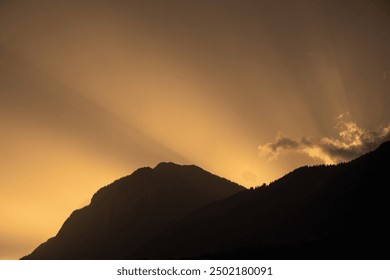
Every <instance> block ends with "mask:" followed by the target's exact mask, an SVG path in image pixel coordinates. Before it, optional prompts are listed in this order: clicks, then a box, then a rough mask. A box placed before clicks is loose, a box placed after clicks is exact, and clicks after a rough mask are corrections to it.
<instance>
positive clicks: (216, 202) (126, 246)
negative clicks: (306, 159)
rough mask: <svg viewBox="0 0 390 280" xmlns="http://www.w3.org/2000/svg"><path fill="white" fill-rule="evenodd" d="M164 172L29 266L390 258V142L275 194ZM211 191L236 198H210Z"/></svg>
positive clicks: (106, 203) (70, 223)
mask: <svg viewBox="0 0 390 280" xmlns="http://www.w3.org/2000/svg"><path fill="white" fill-rule="evenodd" d="M161 167H164V168H163V169H164V170H161V171H158V169H160V168H159V167H156V168H155V169H141V170H139V171H136V172H135V173H134V174H133V175H131V176H129V177H125V178H123V179H121V180H119V181H117V182H115V183H114V184H113V185H112V186H109V187H106V188H103V189H102V190H100V191H99V192H98V193H97V194H96V195H95V196H94V198H93V200H92V203H91V205H90V206H88V207H86V208H84V209H82V210H78V211H76V212H75V213H73V214H72V215H71V217H69V219H68V220H67V221H66V222H65V224H64V225H63V227H62V229H61V231H60V232H59V234H58V235H57V236H56V237H54V238H53V239H51V240H49V241H48V242H47V243H44V244H42V245H41V246H40V247H38V248H37V249H36V250H35V251H34V252H33V253H32V254H31V255H29V256H27V257H25V258H27V259H42V258H44V259H45V258H49V259H50V258H53V259H59V258H65V259H78V258H92V259H94V258H103V259H104V258H105V259H111V258H114V259H117V258H129V259H183V258H184V259H186V258H187V259H188V258H189V259H197V258H212V259H213V258H216V259H224V258H226V259H251V258H254V259H389V258H390V256H389V253H388V252H389V251H390V241H389V236H390V230H389V229H388V227H387V220H388V217H389V214H390V209H389V208H390V207H389V202H388V201H389V194H390V190H389V179H388V177H389V176H388V173H389V171H390V168H389V167H390V142H386V143H384V144H382V145H381V146H380V147H379V148H378V149H377V150H376V151H374V152H371V153H368V154H366V155H364V156H362V157H360V158H358V159H356V160H353V161H351V162H349V163H346V164H341V165H337V166H315V167H302V168H298V169H296V170H295V171H293V172H291V173H289V174H287V175H286V176H284V177H282V178H281V179H279V180H277V181H275V182H273V183H272V184H270V185H269V186H267V187H262V188H257V189H255V190H244V191H240V192H239V190H241V189H242V188H241V187H239V186H237V185H234V184H232V183H230V182H228V181H226V180H224V179H221V178H218V177H216V176H213V175H211V174H209V173H207V172H205V171H203V170H201V169H199V168H196V167H186V166H176V165H172V164H168V165H167V164H163V165H162V166H161ZM165 168H167V169H168V170H169V172H168V170H165ZM190 170H191V172H190ZM195 170H196V172H195ZM193 172H194V173H196V174H197V175H196V176H195V175H191V176H189V175H188V174H193ZM138 173H139V174H142V176H141V175H137V174H138ZM155 173H157V174H158V175H156V174H155ZM137 176H141V177H142V178H143V179H142V180H140V179H139V180H138V179H135V178H137ZM156 176H157V177H158V178H159V179H157V178H156ZM133 177H134V178H133ZM187 177H188V178H187ZM130 178H131V179H130ZM161 178H164V179H163V180H162V181H161ZM180 178H181V179H180ZM205 178H208V179H205ZM127 180H130V181H131V184H130V183H129V182H127ZM146 182H147V183H146ZM163 182H165V183H163ZM172 182H175V184H174V185H175V186H174V187H173V186H172V187H169V185H170V184H172ZM179 182H180V183H179ZM204 183H206V185H204ZM186 184H188V185H191V187H185V186H186ZM146 185H147V186H148V187H145V186H146ZM217 186H218V187H217ZM197 188H199V189H200V191H199V192H200V194H199V197H198V199H194V198H192V196H193V193H195V192H196V191H195V189H197ZM210 188H212V189H215V190H219V191H221V190H222V189H224V190H225V188H226V191H224V192H223V191H221V193H220V192H217V191H212V193H213V194H212V195H211V194H210V193H207V194H205V192H206V190H208V189H210ZM133 189H134V190H133ZM135 190H138V191H137V192H136V193H138V195H137V196H133V195H132V192H135ZM188 192H191V193H192V194H191V195H187V193H188ZM156 193H158V195H155V194H156ZM217 193H218V195H217ZM234 193H235V194H234ZM125 194H126V195H125ZM232 194H233V195H232ZM210 196H212V197H213V199H211V198H210ZM217 196H219V197H220V198H218V197H217ZM182 197H183V198H182ZM204 197H208V198H209V199H208V201H206V200H207V199H204ZM130 198H131V199H130ZM201 198H202V199H201ZM182 199H184V200H183V201H182ZM173 201H175V202H173ZM188 204H191V205H188ZM206 204H207V205H206ZM155 205H157V206H155ZM186 206H189V207H188V208H187V207H186ZM95 208H96V209H95ZM156 209H157V210H156ZM144 213H149V215H146V218H143V219H142V221H141V222H140V221H139V219H137V217H138V215H140V214H144ZM175 213H176V214H175ZM161 217H163V218H161ZM152 229H153V230H152ZM107 232H108V233H109V234H108V237H107ZM134 244H136V245H134ZM111 248H114V249H111Z"/></svg>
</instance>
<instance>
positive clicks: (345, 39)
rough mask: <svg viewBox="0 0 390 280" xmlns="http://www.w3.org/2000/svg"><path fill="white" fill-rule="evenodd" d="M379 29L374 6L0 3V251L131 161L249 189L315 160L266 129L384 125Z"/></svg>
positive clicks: (299, 133) (47, 227) (388, 15)
mask: <svg viewBox="0 0 390 280" xmlns="http://www.w3.org/2000/svg"><path fill="white" fill-rule="evenodd" d="M357 2H358V3H357ZM389 29H390V5H389V4H388V3H387V1H385V0H384V1H381V0H375V1H368V0H367V1H346V0H345V1H327V0H302V1H298V0H296V1H287V0H285V1H282V0H279V1H277V0H273V1H271V0H263V1H262V0H259V1H204V0H196V1H195V0H193V1H192V0H191V1H189V0H185V1H182V0H180V1H179V0H170V1H119V0H114V1H108V0H107V1H89V0H82V1H72V0H70V1H41V0H38V1H17V0H13V1H1V3H0V135H1V137H0V158H1V162H2V163H1V169H0V179H1V182H0V259H9V258H19V257H21V256H23V255H25V254H27V253H29V252H30V251H31V250H32V249H34V248H35V247H36V246H37V245H38V244H40V243H41V242H43V241H45V240H46V239H48V238H49V237H51V236H53V235H55V234H56V232H57V231H58V230H59V228H60V226H61V224H62V223H63V222H64V220H65V219H66V218H67V217H68V216H69V214H70V213H71V212H72V211H73V210H74V209H76V208H79V207H81V206H83V205H85V204H87V203H88V201H89V199H90V198H91V196H92V195H93V193H95V192H96V191H97V190H98V189H99V188H100V187H102V186H104V185H106V184H109V183H111V182H112V181H113V180H115V179H117V178H119V177H121V176H124V175H127V174H130V173H131V172H132V171H134V170H135V169H137V168H138V167H142V166H155V165H156V164H157V163H158V162H160V161H173V162H177V163H181V164H196V165H199V166H201V167H203V168H205V169H207V170H209V171H211V172H213V173H215V174H218V175H220V176H223V177H226V178H228V179H231V180H233V181H236V182H238V183H241V184H243V185H245V186H247V187H249V186H254V185H260V184H262V183H263V182H270V181H272V180H275V179H277V178H278V177H280V176H282V175H283V174H285V173H286V172H288V171H290V170H291V169H293V168H295V167H298V166H300V165H305V164H317V163H322V162H324V161H325V160H324V159H323V158H321V157H320V156H318V154H317V152H318V150H316V149H317V148H318V147H321V146H318V147H317V146H315V147H314V148H313V146H312V145H310V146H307V145H306V146H305V145H304V144H302V143H304V142H302V143H301V144H299V147H300V148H299V149H300V151H301V152H300V153H289V152H287V153H285V154H284V156H283V157H282V156H280V157H279V156H278V157H277V158H276V154H279V151H281V150H275V151H272V147H273V146H272V145H271V144H270V143H271V142H272V141H274V139H275V136H276V135H278V133H279V135H287V136H288V137H289V138H291V139H301V138H302V137H309V138H310V139H322V140H321V141H323V140H324V139H325V138H324V137H328V138H330V139H333V138H335V139H336V138H337V137H340V136H341V137H342V139H341V140H345V141H349V142H348V143H350V144H351V143H355V142H356V141H355V142H353V141H352V140H350V139H348V137H349V136H350V135H352V136H353V137H354V135H356V131H358V132H357V133H360V131H363V132H365V131H372V130H375V129H377V128H378V127H382V128H384V129H386V128H387V125H388V124H389V122H390V112H389V110H388V108H389V107H390V106H389V105H390V96H389V90H390V53H389V51H388V49H389V47H388V46H389V45H390V44H389V43H390V30H389ZM342 114H343V116H342V117H341V115H342ZM338 117H340V118H343V119H344V118H347V119H348V121H349V122H350V123H356V124H358V125H359V129H361V130H356V129H355V132H353V133H355V134H342V133H341V134H340V135H338V134H337V133H338V132H340V130H338V129H335V126H336V125H337V124H338V122H339V121H340V118H338ZM346 127H347V128H346V129H350V130H351V129H352V128H353V126H346ZM375 131H377V130H375ZM383 131H385V130H383ZM349 132H351V131H349ZM363 132H362V134H361V135H363V136H364V135H366V134H364V133H363ZM351 133H352V132H351ZM386 133H387V132H386ZM343 135H344V136H343ZM345 135H347V136H345ZM359 135H360V134H359ZM369 135H371V136H372V135H374V136H375V135H378V133H377V134H375V133H371V134H369ZM381 135H382V134H381ZM383 135H385V134H383ZM386 135H387V134H386ZM386 135H385V136H384V137H387V136H386ZM363 136H362V138H364V137H363ZM343 137H344V138H343ZM384 137H382V138H383V139H384ZM328 138H326V139H328ZM382 138H381V139H382ZM279 139H284V138H282V137H280V138H279ZM364 139H365V138H364ZM279 142H281V141H279ZM267 143H269V145H267ZM285 143H287V144H288V143H290V142H286V141H285ZM332 143H336V142H332ZM340 143H341V142H339V143H338V144H340ZM336 144H337V143H336ZM341 144H344V142H343V143H341ZM289 145H290V146H288V149H290V150H291V149H295V148H296V147H297V145H295V144H294V145H292V144H291V143H290V144H289ZM259 147H260V148H259ZM309 148H310V150H309ZM259 150H260V151H263V150H265V151H268V152H271V153H272V154H273V158H274V159H273V160H269V157H265V156H262V155H259ZM328 162H329V160H328Z"/></svg>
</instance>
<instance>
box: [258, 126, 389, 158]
mask: <svg viewBox="0 0 390 280" xmlns="http://www.w3.org/2000/svg"><path fill="white" fill-rule="evenodd" d="M337 129H338V131H339V133H338V134H339V137H338V138H331V137H323V138H321V139H319V140H316V141H315V140H309V139H307V138H302V139H301V140H296V139H292V138H290V137H286V136H283V135H282V134H278V135H277V137H276V138H275V140H274V141H273V142H270V143H267V144H265V145H262V146H259V153H260V154H261V155H265V156H267V157H268V158H269V159H275V158H277V157H278V156H279V155H280V154H281V153H283V152H299V153H304V154H307V155H309V156H310V157H313V158H318V159H320V160H321V161H323V162H324V163H326V164H333V163H338V162H343V161H348V160H351V159H354V158H356V157H358V156H360V155H362V154H364V153H367V152H369V151H372V150H374V149H375V148H377V147H378V146H379V145H380V144H381V143H383V142H385V141H389V140H390V125H388V126H385V127H380V128H377V129H373V130H365V129H363V128H361V127H359V126H358V125H357V124H356V123H355V122H352V121H348V122H341V123H339V124H338V125H337Z"/></svg>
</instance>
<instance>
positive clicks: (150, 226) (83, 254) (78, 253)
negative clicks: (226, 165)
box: [24, 163, 244, 259]
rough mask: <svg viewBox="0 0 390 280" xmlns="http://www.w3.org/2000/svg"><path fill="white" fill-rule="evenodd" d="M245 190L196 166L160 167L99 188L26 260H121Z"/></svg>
mask: <svg viewBox="0 0 390 280" xmlns="http://www.w3.org/2000/svg"><path fill="white" fill-rule="evenodd" d="M242 190H244V188H243V187H241V186H239V185H237V184H235V183H232V182H230V181H228V180H226V179H222V178H220V177H218V176H215V175H212V174H210V173H208V172H206V171H204V170H202V169H201V168H199V167H196V166H179V165H176V164H173V163H160V164H159V165H157V166H156V167H155V168H154V169H152V168H148V167H146V168H141V169H139V170H137V171H135V172H134V173H133V174H131V175H130V176H127V177H124V178H121V179H119V180H117V181H115V182H114V183H112V184H111V185H109V186H107V187H104V188H102V189H100V190H99V191H98V192H97V193H96V194H95V195H94V196H93V198H92V200H91V204H90V205H89V206H86V207H84V208H82V209H79V210H76V211H74V212H73V213H72V215H71V216H70V217H69V218H68V219H67V220H66V221H65V223H64V224H63V226H62V228H61V229H60V231H59V232H58V234H57V235H56V236H55V237H53V238H51V239H49V240H48V241H47V242H45V243H43V244H41V245H40V246H39V247H38V248H37V249H35V250H34V251H33V252H32V253H31V254H30V255H28V256H26V257H24V258H25V259H122V258H126V257H127V256H128V254H130V253H132V252H134V251H135V250H136V249H138V248H139V247H140V246H142V245H143V244H144V243H145V242H147V241H149V240H150V239H151V238H153V237H155V236H156V235H158V234H159V233H161V232H162V231H163V230H165V229H166V228H168V227H169V226H171V225H172V224H174V223H175V222H177V221H178V220H179V219H180V218H182V217H183V216H184V215H185V214H187V213H189V212H190V211H193V210H195V209H197V208H199V207H201V206H204V205H207V204H209V203H211V202H213V201H216V200H220V199H223V198H226V197H228V196H230V195H232V194H234V193H236V192H239V191H242Z"/></svg>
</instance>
